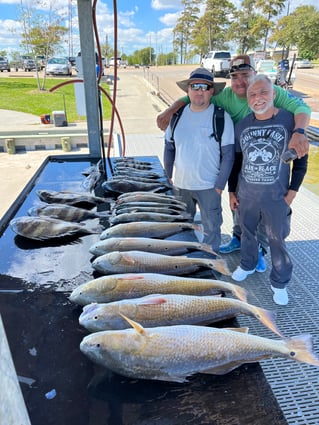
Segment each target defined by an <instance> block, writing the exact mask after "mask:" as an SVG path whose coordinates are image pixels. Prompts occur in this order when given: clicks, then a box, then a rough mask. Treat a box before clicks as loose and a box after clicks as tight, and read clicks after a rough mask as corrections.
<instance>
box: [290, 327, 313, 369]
mask: <svg viewBox="0 0 319 425" xmlns="http://www.w3.org/2000/svg"><path fill="white" fill-rule="evenodd" d="M286 345H287V348H288V350H289V354H288V357H289V358H290V359H293V360H297V361H299V362H303V363H308V364H311V365H313V366H319V358H318V357H317V356H316V355H315V353H314V352H313V343H312V336H311V335H310V334H303V335H298V336H295V337H292V338H290V339H288V340H286Z"/></svg>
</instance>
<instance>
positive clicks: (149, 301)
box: [137, 294, 167, 306]
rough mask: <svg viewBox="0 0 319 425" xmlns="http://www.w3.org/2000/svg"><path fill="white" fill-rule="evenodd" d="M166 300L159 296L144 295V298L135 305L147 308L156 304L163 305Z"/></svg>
mask: <svg viewBox="0 0 319 425" xmlns="http://www.w3.org/2000/svg"><path fill="white" fill-rule="evenodd" d="M166 302H167V300H166V299H165V298H164V296H163V295H161V294H158V295H157V294H156V295H155V294H152V295H146V296H145V297H143V298H141V299H140V300H139V301H138V302H137V304H138V305H143V306H148V305H158V304H165V303H166Z"/></svg>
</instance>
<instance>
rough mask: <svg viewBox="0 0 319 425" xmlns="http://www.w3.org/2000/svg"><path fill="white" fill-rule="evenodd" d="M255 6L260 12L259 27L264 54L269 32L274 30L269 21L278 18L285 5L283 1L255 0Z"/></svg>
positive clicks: (272, 24)
mask: <svg viewBox="0 0 319 425" xmlns="http://www.w3.org/2000/svg"><path fill="white" fill-rule="evenodd" d="M255 4H256V7H257V8H258V9H260V11H261V16H260V21H261V22H260V23H261V25H259V26H260V27H262V28H263V31H264V46H263V51H264V52H265V51H266V49H267V41H268V35H269V31H270V30H271V29H272V28H274V23H273V22H272V21H271V19H272V18H273V17H274V16H278V15H279V13H280V12H281V11H282V9H283V8H284V5H285V0H256V2H255Z"/></svg>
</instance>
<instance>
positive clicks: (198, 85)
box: [190, 83, 214, 91]
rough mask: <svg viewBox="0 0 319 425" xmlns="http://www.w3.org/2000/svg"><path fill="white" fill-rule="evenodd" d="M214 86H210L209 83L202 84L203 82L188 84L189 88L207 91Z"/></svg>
mask: <svg viewBox="0 0 319 425" xmlns="http://www.w3.org/2000/svg"><path fill="white" fill-rule="evenodd" d="M213 87H214V86H211V85H209V84H204V83H194V84H190V88H191V89H192V90H194V91H198V90H199V89H200V90H202V91H207V90H210V89H212V88H213Z"/></svg>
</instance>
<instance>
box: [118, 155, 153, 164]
mask: <svg viewBox="0 0 319 425" xmlns="http://www.w3.org/2000/svg"><path fill="white" fill-rule="evenodd" d="M114 162H115V164H121V163H124V164H127V163H131V162H133V163H134V164H139V165H153V163H152V162H150V161H143V160H141V159H136V158H134V157H133V156H124V157H122V158H115V159H114Z"/></svg>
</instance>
